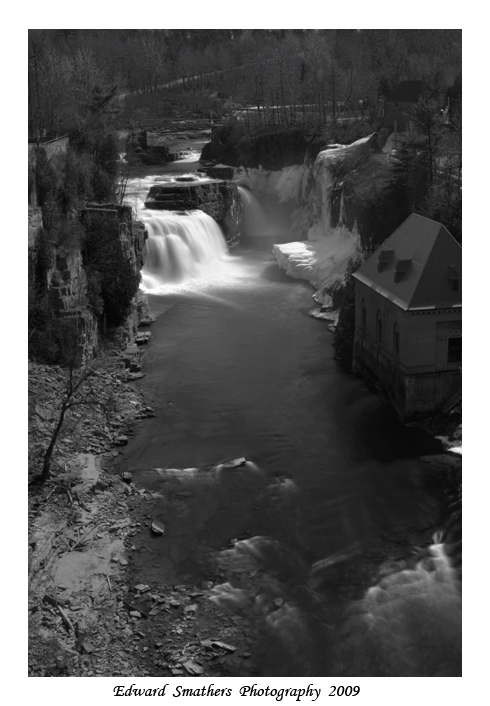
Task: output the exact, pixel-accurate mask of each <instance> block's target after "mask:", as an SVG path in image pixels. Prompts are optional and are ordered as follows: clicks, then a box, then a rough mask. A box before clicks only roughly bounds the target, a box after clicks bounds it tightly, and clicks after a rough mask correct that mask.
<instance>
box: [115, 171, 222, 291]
mask: <svg viewBox="0 0 490 706" xmlns="http://www.w3.org/2000/svg"><path fill="white" fill-rule="evenodd" d="M190 181H192V182H195V181H198V182H206V181H209V179H208V178H207V177H202V176H199V175H196V174H179V175H161V176H154V177H144V178H142V179H132V180H130V181H129V182H128V188H127V194H126V198H127V200H128V201H129V202H130V203H131V204H132V206H133V208H134V210H135V211H136V213H137V218H138V219H139V220H140V221H142V222H143V223H144V224H145V226H146V230H147V232H148V239H147V241H146V251H147V252H146V257H145V264H144V267H143V270H142V279H141V285H140V286H141V289H142V290H143V291H144V292H145V293H158V292H162V291H164V290H165V289H166V288H168V287H171V288H172V287H175V286H176V285H178V286H182V285H185V284H186V283H190V282H192V281H195V280H209V279H213V278H216V277H220V276H222V275H223V274H225V273H226V271H227V264H228V263H227V260H228V246H227V244H226V240H225V237H224V235H223V233H222V231H221V229H220V227H219V226H218V224H217V223H216V221H214V220H213V218H211V216H208V215H207V214H206V213H204V212H203V211H200V210H192V211H166V210H153V209H148V208H145V206H144V200H145V197H146V195H147V194H148V191H149V189H150V187H152V186H154V185H155V184H160V183H165V184H167V183H179V182H190Z"/></svg>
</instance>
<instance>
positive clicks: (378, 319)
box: [376, 309, 383, 343]
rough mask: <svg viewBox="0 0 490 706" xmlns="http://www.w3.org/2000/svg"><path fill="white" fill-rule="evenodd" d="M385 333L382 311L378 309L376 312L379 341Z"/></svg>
mask: <svg viewBox="0 0 490 706" xmlns="http://www.w3.org/2000/svg"><path fill="white" fill-rule="evenodd" d="M382 335H383V324H382V322H381V312H380V311H379V309H378V311H377V312H376V341H377V343H379V342H380V341H381V337H382Z"/></svg>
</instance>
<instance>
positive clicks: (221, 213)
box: [7, 8, 476, 704]
mask: <svg viewBox="0 0 490 706" xmlns="http://www.w3.org/2000/svg"><path fill="white" fill-rule="evenodd" d="M136 10H137V8H135V12H136ZM142 11H143V8H142ZM162 12H163V11H162ZM163 14H164V13H163ZM125 19H126V18H125ZM146 19H147V20H148V21H149V23H150V19H151V17H150V16H149V15H147V17H146ZM154 19H155V24H158V25H161V24H162V22H161V17H158V18H157V17H155V18H154ZM441 23H442V18H441ZM475 119H476V118H475ZM28 133H29V134H28V156H29V162H28V211H29V223H28V242H29V249H28V357H29V362H28V451H29V457H28V478H29V480H28V483H29V493H28V494H29V505H28V512H29V518H28V519H29V522H28V601H29V602H28V615H29V618H28V629H29V639H28V674H29V676H30V677H110V678H115V677H119V678H120V679H119V680H118V681H115V682H114V683H115V684H116V683H117V684H124V685H127V686H124V689H123V687H115V688H120V689H122V690H123V691H121V692H120V693H116V692H114V693H115V695H125V693H124V692H125V691H126V689H129V692H128V694H127V695H131V693H133V694H134V693H135V692H134V691H133V692H131V689H132V688H133V687H134V684H135V683H136V681H135V680H136V679H140V678H143V677H148V678H151V679H150V680H149V681H148V683H150V681H151V686H152V687H155V689H156V690H158V689H163V691H164V692H165V688H166V689H167V692H166V693H163V694H154V695H161V696H165V695H167V696H169V695H170V696H171V695H172V691H173V690H174V689H177V690H178V689H181V688H183V687H182V685H183V684H185V688H186V689H187V690H188V693H187V694H185V695H187V696H206V697H215V696H218V697H227V696H231V688H229V683H228V682H230V680H231V679H232V678H239V680H237V681H235V682H233V683H234V684H236V685H237V686H236V688H237V689H238V688H239V687H240V693H239V695H240V696H250V697H262V696H264V697H270V698H272V699H273V700H274V699H275V700H278V701H279V700H282V699H283V698H284V700H285V701H287V700H288V699H289V702H290V703H291V704H292V703H293V701H295V700H296V701H303V702H310V701H315V700H317V699H318V702H319V703H320V701H321V699H323V698H324V697H325V696H329V695H334V696H341V697H343V696H357V695H359V694H360V695H361V696H362V689H363V688H364V687H363V686H361V685H360V684H361V682H356V679H357V678H359V679H362V678H363V677H460V676H461V675H462V646H461V642H462V638H461V633H462V619H461V606H462V597H461V582H462V568H461V562H462V548H461V536H462V521H461V501H462V386H461V374H462V31H461V30H460V29H156V28H152V29H30V30H29V33H28ZM7 609H9V608H8V606H7ZM321 677H329V678H330V679H329V680H328V681H327V680H324V681H322V680H321V679H320V678H321ZM192 678H194V679H195V680H196V681H191V679H192ZM261 678H268V679H270V680H271V681H270V682H268V681H267V680H264V679H261ZM274 678H281V679H278V680H277V681H274ZM284 678H292V679H288V680H285V679H284ZM294 678H297V680H299V678H305V679H304V680H303V681H301V680H299V681H297V683H295V679H294ZM220 679H221V680H222V681H220ZM131 680H133V681H131ZM226 680H228V681H226ZM256 680H259V681H256ZM308 680H310V681H308ZM315 680H316V681H315ZM363 683H365V682H363ZM131 684H132V685H133V686H131ZM164 684H167V686H166V687H165V686H164ZM252 684H253V685H254V686H252ZM304 684H306V686H304ZM308 684H309V686H308ZM327 684H328V688H327ZM177 685H180V686H177ZM225 685H226V686H225ZM277 685H279V686H277ZM322 685H323V686H322ZM276 686H277V688H276ZM320 687H321V695H320ZM281 688H282V690H283V692H284V693H282V692H281V693H279V692H280V691H281ZM332 688H333V689H334V693H333V694H330V693H329V691H330V690H331V689H332ZM241 689H250V691H248V692H247V691H245V692H243V693H242V692H241ZM254 689H255V691H254ZM266 690H268V691H266ZM228 691H230V693H229V694H228ZM259 692H263V693H259ZM273 692H274V693H273ZM286 692H287V693H286ZM317 692H318V693H317ZM136 695H138V694H137V693H136ZM140 695H144V694H143V693H141V694H140ZM147 695H150V694H147ZM174 695H177V696H178V695H182V694H180V693H178V694H174ZM237 695H238V692H237ZM394 698H398V697H395V696H394ZM423 703H424V702H423ZM425 703H426V702H425Z"/></svg>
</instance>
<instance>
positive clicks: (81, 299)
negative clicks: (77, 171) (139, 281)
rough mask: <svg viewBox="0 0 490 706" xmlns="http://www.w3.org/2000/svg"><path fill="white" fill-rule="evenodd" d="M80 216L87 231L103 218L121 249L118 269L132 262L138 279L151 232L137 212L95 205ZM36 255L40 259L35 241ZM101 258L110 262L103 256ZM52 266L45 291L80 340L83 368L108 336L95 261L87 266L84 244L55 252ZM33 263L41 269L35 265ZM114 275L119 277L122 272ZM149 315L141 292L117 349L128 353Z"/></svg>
mask: <svg viewBox="0 0 490 706" xmlns="http://www.w3.org/2000/svg"><path fill="white" fill-rule="evenodd" d="M79 215H80V220H81V221H82V223H83V224H84V226H85V227H89V226H90V224H93V222H94V221H95V220H100V219H101V218H102V219H103V221H102V222H103V223H104V227H105V228H107V232H110V233H111V235H112V236H113V237H112V238H110V239H109V242H111V253H112V254H113V253H114V251H115V250H114V249H116V250H117V251H118V254H119V257H118V260H117V262H116V261H115V262H114V267H117V265H118V263H121V262H123V263H126V265H127V267H128V269H130V270H132V271H133V272H134V276H135V277H136V278H138V277H139V273H140V271H141V268H142V267H143V258H144V253H145V240H146V231H145V228H144V225H143V224H142V223H139V222H138V221H134V220H133V218H132V212H131V208H129V207H127V206H118V205H115V204H94V205H91V206H88V207H87V208H85V209H83V211H82V212H81V213H80V214H79ZM99 225H100V223H99ZM35 237H37V238H41V237H42V231H40V230H38V231H37V235H36V236H35ZM44 249H45V250H46V246H44ZM30 252H32V257H33V259H35V257H36V255H35V253H36V242H35V241H34V243H33V247H32V249H31V250H30ZM101 257H102V258H103V257H104V253H103V252H101ZM46 261H47V262H48V263H49V264H48V265H47V267H46V268H45V270H44V272H43V273H42V278H43V280H44V281H43V287H44V288H45V290H46V291H47V292H48V294H49V302H50V306H51V307H52V309H53V311H54V312H55V314H56V316H58V317H59V319H60V320H62V322H63V327H64V330H65V331H68V332H69V333H70V336H72V337H73V339H74V340H76V341H77V360H78V362H80V363H81V362H82V361H83V360H86V359H88V358H91V357H93V356H95V355H96V354H97V351H98V350H99V347H100V343H101V339H102V337H103V336H105V335H106V334H107V327H106V317H105V312H104V309H103V304H100V307H101V308H99V309H97V307H96V306H94V297H93V282H91V277H93V272H91V270H90V262H87V256H86V253H84V247H83V244H82V243H78V244H77V245H73V244H72V245H71V246H70V247H67V246H66V244H65V245H63V246H59V247H53V248H52V249H51V251H50V252H49V253H48V257H47V258H46ZM33 264H34V266H36V263H35V262H34V263H33ZM106 264H107V269H106V271H107V272H110V267H111V262H110V258H108V261H107V263H106ZM101 272H103V270H101ZM114 276H115V277H116V278H117V273H114ZM98 277H99V280H100V279H101V277H102V280H101V281H99V282H98V285H99V287H102V289H103V287H104V285H105V282H104V280H103V274H100V272H99V273H98ZM91 288H92V290H91ZM146 316H147V312H146V309H145V306H144V302H143V301H142V295H141V294H140V293H139V291H137V292H136V293H135V295H134V296H133V297H132V300H131V304H130V307H129V313H128V315H127V316H126V317H125V318H124V321H123V322H122V323H121V324H120V325H119V326H116V327H113V329H112V330H111V332H110V334H111V343H112V345H113V346H115V347H121V348H123V347H124V346H125V345H127V344H128V343H131V342H132V341H134V338H135V336H136V333H137V330H138V326H139V323H140V320H141V319H142V318H145V317H146Z"/></svg>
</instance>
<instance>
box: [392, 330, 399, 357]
mask: <svg viewBox="0 0 490 706" xmlns="http://www.w3.org/2000/svg"><path fill="white" fill-rule="evenodd" d="M393 353H394V354H395V355H400V329H399V328H398V324H397V323H395V324H394V325H393Z"/></svg>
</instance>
